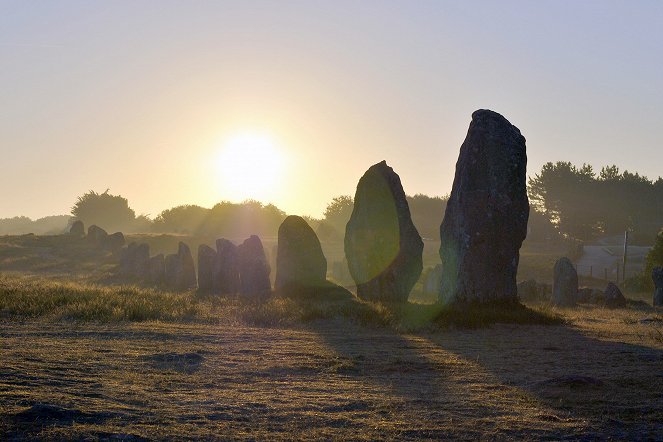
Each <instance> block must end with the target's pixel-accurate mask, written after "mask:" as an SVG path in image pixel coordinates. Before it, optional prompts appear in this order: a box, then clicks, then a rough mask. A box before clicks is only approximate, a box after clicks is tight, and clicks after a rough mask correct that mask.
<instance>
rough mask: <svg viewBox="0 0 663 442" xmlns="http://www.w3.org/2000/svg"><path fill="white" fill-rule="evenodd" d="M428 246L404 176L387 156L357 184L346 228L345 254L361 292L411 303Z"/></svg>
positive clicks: (366, 295) (377, 297) (388, 299)
mask: <svg viewBox="0 0 663 442" xmlns="http://www.w3.org/2000/svg"><path fill="white" fill-rule="evenodd" d="M423 249H424V243H423V241H422V240H421V236H419V232H417V229H416V227H415V226H414V224H413V223H412V218H411V217H410V208H409V206H408V203H407V199H406V198H405V192H404V191H403V186H402V185H401V179H400V177H399V176H398V175H397V174H396V172H394V170H393V169H392V168H391V167H389V166H388V165H387V163H386V162H385V161H382V162H380V163H377V164H375V165H373V166H371V167H370V168H369V169H368V170H367V171H366V173H365V174H364V176H362V177H361V179H360V180H359V183H358V184H357V191H356V193H355V200H354V208H353V210H352V215H351V216H350V221H348V224H347V225H346V228H345V256H346V258H347V260H348V269H349V270H350V274H351V275H352V279H354V281H355V283H356V284H357V295H358V296H359V297H360V298H363V299H367V300H374V301H378V300H379V301H397V302H407V298H408V296H409V294H410V291H411V290H412V287H414V284H415V283H416V282H417V280H418V279H419V276H420V275H421V270H422V269H423V262H422V252H423Z"/></svg>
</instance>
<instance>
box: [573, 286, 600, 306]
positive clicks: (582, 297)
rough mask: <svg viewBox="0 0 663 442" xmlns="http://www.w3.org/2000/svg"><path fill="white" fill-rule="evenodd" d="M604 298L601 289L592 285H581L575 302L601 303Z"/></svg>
mask: <svg viewBox="0 0 663 442" xmlns="http://www.w3.org/2000/svg"><path fill="white" fill-rule="evenodd" d="M604 298H605V296H604V293H603V290H599V289H597V288H592V287H581V288H579V289H578V296H577V297H576V302H580V303H582V304H603V301H604Z"/></svg>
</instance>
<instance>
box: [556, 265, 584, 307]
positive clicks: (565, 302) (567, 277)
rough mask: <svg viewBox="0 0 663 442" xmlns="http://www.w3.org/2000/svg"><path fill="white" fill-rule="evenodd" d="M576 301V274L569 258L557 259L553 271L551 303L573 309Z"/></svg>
mask: <svg viewBox="0 0 663 442" xmlns="http://www.w3.org/2000/svg"><path fill="white" fill-rule="evenodd" d="M577 299H578V272H576V269H575V267H573V263H572V262H571V261H570V260H569V258H559V259H558V260H557V262H556V263H555V268H554V270H553V295H552V303H553V304H555V305H558V306H560V307H573V306H575V305H576V300H577Z"/></svg>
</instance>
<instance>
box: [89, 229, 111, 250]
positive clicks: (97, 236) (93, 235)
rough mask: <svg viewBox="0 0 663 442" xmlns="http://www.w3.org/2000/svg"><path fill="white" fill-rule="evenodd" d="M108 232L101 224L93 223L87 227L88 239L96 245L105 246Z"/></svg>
mask: <svg viewBox="0 0 663 442" xmlns="http://www.w3.org/2000/svg"><path fill="white" fill-rule="evenodd" d="M107 236H108V233H107V232H106V231H105V230H104V229H102V228H101V227H99V226H96V225H94V224H92V225H91V226H90V227H88V229H87V240H88V241H89V242H91V243H93V244H95V245H98V246H103V245H104V241H105V240H106V237H107Z"/></svg>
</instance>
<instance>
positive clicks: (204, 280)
mask: <svg viewBox="0 0 663 442" xmlns="http://www.w3.org/2000/svg"><path fill="white" fill-rule="evenodd" d="M216 260H217V259H216V250H214V249H213V248H211V247H210V246H208V245H207V244H201V245H199V246H198V290H200V291H201V292H211V291H212V289H213V288H214V264H215V262H216Z"/></svg>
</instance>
